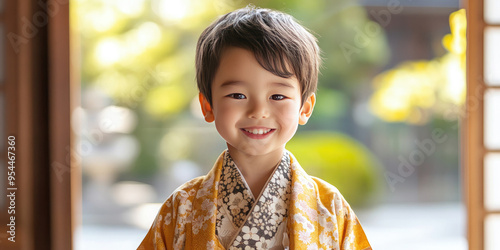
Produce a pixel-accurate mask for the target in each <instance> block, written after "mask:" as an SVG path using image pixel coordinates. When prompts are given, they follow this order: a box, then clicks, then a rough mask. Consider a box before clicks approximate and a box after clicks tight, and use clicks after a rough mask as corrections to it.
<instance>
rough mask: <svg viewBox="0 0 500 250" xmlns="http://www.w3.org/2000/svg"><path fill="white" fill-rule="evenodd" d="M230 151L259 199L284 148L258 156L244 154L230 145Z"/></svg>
mask: <svg viewBox="0 0 500 250" xmlns="http://www.w3.org/2000/svg"><path fill="white" fill-rule="evenodd" d="M228 151H229V155H231V158H232V159H233V161H234V163H235V164H236V166H237V167H238V169H239V170H240V172H241V173H242V174H243V178H245V181H246V183H247V184H248V186H249V187H250V189H251V191H252V193H253V196H254V198H255V199H257V198H258V196H259V195H260V193H261V191H262V188H264V185H265V184H266V182H267V180H268V179H269V177H270V176H271V174H272V173H273V171H274V168H275V167H276V166H277V165H278V164H279V163H280V161H281V158H282V157H283V151H284V148H283V149H281V150H276V151H273V152H271V153H269V154H266V155H258V156H253V155H247V154H242V153H240V152H239V151H237V150H236V149H234V148H233V147H231V146H230V145H228Z"/></svg>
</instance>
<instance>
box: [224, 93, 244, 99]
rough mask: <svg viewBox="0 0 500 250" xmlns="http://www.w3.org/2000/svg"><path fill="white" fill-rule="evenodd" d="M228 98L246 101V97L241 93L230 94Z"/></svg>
mask: <svg viewBox="0 0 500 250" xmlns="http://www.w3.org/2000/svg"><path fill="white" fill-rule="evenodd" d="M227 97H231V98H234V99H245V98H246V96H245V95H244V94H240V93H233V94H229V95H227Z"/></svg>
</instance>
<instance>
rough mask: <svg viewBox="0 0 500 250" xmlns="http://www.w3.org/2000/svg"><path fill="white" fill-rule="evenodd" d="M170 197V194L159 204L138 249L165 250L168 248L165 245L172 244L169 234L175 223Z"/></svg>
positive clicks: (171, 232) (171, 233)
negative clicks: (158, 208) (159, 206)
mask: <svg viewBox="0 0 500 250" xmlns="http://www.w3.org/2000/svg"><path fill="white" fill-rule="evenodd" d="M172 197H173V196H170V197H169V198H168V199H167V200H166V201H165V202H164V203H163V205H162V206H161V208H160V211H158V214H157V215H156V218H155V220H154V221H153V224H152V225H151V228H150V229H149V231H148V233H147V234H146V237H144V239H143V240H142V242H141V244H140V245H139V247H138V248H137V249H138V250H150V249H151V250H153V249H154V250H165V249H168V248H167V245H172V244H171V242H172V241H173V239H171V237H170V236H171V235H173V231H174V224H175V223H174V222H173V221H172V212H173V208H172V207H173V206H172Z"/></svg>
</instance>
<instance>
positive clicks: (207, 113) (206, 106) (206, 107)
mask: <svg viewBox="0 0 500 250" xmlns="http://www.w3.org/2000/svg"><path fill="white" fill-rule="evenodd" d="M198 98H199V100H200V106H201V112H203V116H204V117H205V121H207V122H213V121H214V120H215V118H214V112H213V111H212V106H210V103H209V102H208V100H207V98H205V96H204V95H203V94H202V93H200V94H199V95H198Z"/></svg>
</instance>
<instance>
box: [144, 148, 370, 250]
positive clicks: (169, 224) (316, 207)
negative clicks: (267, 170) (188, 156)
mask: <svg viewBox="0 0 500 250" xmlns="http://www.w3.org/2000/svg"><path fill="white" fill-rule="evenodd" d="M138 249H338V250H340V249H346V250H347V249H353V250H355V249H360V250H363V249H371V247H370V244H369V243H368V240H367V238H366V235H365V233H364V232H363V229H362V227H361V225H360V224H359V221H358V219H357V217H356V215H355V214H354V212H353V211H352V209H351V208H350V206H349V204H348V203H347V202H346V201H345V199H344V198H343V197H342V195H341V194H340V192H339V191H338V190H337V189H336V188H335V187H333V186H332V185H330V184H329V183H327V182H325V181H323V180H321V179H319V178H316V177H311V176H309V175H307V173H306V172H305V171H304V170H303V169H302V167H301V166H300V165H299V164H298V162H297V160H296V159H295V158H294V156H293V155H292V154H291V153H290V152H288V151H285V153H284V155H283V158H282V160H281V162H280V163H279V164H278V165H277V166H276V167H275V169H274V172H273V174H272V175H271V176H270V177H269V179H268V181H267V183H266V185H265V186H264V188H263V189H262V191H261V193H260V195H259V196H258V197H257V198H255V197H253V195H252V193H251V191H250V189H249V188H248V185H246V182H245V181H244V178H243V176H242V175H241V172H239V170H238V168H237V167H236V166H235V164H234V162H233V161H232V159H231V157H230V156H229V153H228V152H227V150H226V151H225V152H223V153H222V154H221V156H219V158H218V160H217V162H216V163H215V165H214V167H213V168H212V170H211V171H210V172H209V173H208V174H207V175H206V176H202V177H198V178H195V179H193V180H191V181H189V182H187V183H185V184H183V185H182V186H181V187H179V188H177V189H176V190H175V191H174V193H173V194H172V195H171V196H170V197H169V198H168V199H167V200H166V201H165V203H164V204H163V205H162V207H161V209H160V211H159V213H158V215H157V217H156V219H155V221H154V223H153V225H152V226H151V228H150V230H149V232H148V233H147V235H146V237H145V238H144V240H143V241H142V243H141V245H140V246H139V248H138Z"/></svg>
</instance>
